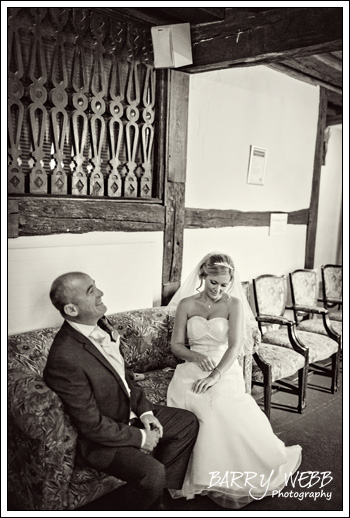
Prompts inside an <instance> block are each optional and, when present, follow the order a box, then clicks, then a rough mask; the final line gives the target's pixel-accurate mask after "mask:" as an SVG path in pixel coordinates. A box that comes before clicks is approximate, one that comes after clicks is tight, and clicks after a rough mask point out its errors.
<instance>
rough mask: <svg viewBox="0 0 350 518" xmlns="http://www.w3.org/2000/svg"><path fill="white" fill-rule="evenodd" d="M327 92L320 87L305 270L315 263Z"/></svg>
mask: <svg viewBox="0 0 350 518" xmlns="http://www.w3.org/2000/svg"><path fill="white" fill-rule="evenodd" d="M326 116H327V90H326V89H325V88H323V87H320V102H319V108H318V124H317V135H316V144H315V155H314V172H313V178H312V189H311V200H310V209H309V217H308V223H307V231H306V250H305V268H313V267H314V262H315V247H316V232H317V217H318V202H319V195H320V181H321V168H322V162H323V141H324V132H325V129H326Z"/></svg>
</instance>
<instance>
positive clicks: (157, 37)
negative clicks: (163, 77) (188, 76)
mask: <svg viewBox="0 0 350 518" xmlns="http://www.w3.org/2000/svg"><path fill="white" fill-rule="evenodd" d="M151 36H152V43H153V54H154V67H155V68H178V67H184V66H185V65H191V64H192V63H193V61H192V47H191V32H190V24H189V23H177V24H175V25H162V26H157V27H151Z"/></svg>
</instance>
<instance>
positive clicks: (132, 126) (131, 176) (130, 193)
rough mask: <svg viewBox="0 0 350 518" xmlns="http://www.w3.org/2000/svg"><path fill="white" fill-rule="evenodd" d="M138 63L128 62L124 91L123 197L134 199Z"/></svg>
mask: <svg viewBox="0 0 350 518" xmlns="http://www.w3.org/2000/svg"><path fill="white" fill-rule="evenodd" d="M138 66H139V62H138V61H131V60H130V61H129V77H128V84H127V89H126V100H127V102H128V106H127V108H126V116H127V119H128V122H127V123H126V125H125V137H126V155H127V163H126V167H127V175H126V177H125V187H124V189H125V191H124V194H125V197H129V198H136V196H137V190H138V189H137V176H136V167H137V163H136V152H137V148H138V145H139V127H138V124H137V120H138V118H139V109H138V107H137V105H138V104H139V102H140V82H139V76H138Z"/></svg>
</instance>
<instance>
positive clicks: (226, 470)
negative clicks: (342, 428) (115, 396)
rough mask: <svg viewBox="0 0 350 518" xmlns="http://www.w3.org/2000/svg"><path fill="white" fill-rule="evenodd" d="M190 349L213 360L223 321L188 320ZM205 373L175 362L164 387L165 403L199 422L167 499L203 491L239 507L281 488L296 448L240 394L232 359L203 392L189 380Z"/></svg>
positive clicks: (221, 348)
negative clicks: (179, 480) (180, 477)
mask: <svg viewBox="0 0 350 518" xmlns="http://www.w3.org/2000/svg"><path fill="white" fill-rule="evenodd" d="M187 334H188V339H189V345H190V347H191V350H194V351H198V352H201V353H203V354H206V355H208V356H210V357H211V358H213V359H214V360H215V361H216V363H217V364H218V363H219V361H220V359H221V357H222V356H223V354H224V352H225V350H226V349H227V334H228V320H227V319H226V318H223V317H216V318H212V319H211V320H206V319H205V318H203V317H201V316H194V317H192V318H190V319H189V320H188V323H187ZM205 376H207V373H206V372H205V371H203V370H201V369H200V367H199V366H198V365H197V364H196V363H194V362H185V363H182V364H179V365H178V366H177V367H176V370H175V373H174V377H173V379H172V381H171V383H170V385H169V388H168V400H167V404H168V406H172V407H179V408H185V409H187V410H190V411H191V412H193V413H194V414H195V415H196V416H197V418H198V420H199V423H200V427H199V433H198V438H197V441H196V444H195V447H194V449H193V453H192V456H191V459H190V462H189V465H188V469H187V473H186V476H185V479H184V484H183V487H182V490H177V491H175V490H173V491H171V495H172V496H173V498H178V497H186V498H187V499H191V498H194V497H195V495H197V494H201V495H207V496H208V497H210V498H211V499H212V500H214V501H215V502H216V503H217V504H219V505H221V506H223V507H227V508H231V509H239V508H240V507H243V506H245V505H247V504H248V503H249V502H251V501H253V500H260V499H261V498H263V497H265V496H269V495H271V494H272V491H274V490H279V489H282V488H283V487H284V486H285V485H286V480H288V477H289V476H290V475H291V474H292V473H294V472H295V471H296V470H297V469H298V467H299V465H300V462H301V447H300V446H298V445H297V446H291V447H286V446H285V445H284V443H283V442H282V441H281V440H280V439H279V438H278V437H277V436H276V435H275V434H274V433H273V431H272V428H271V425H270V422H269V420H268V419H267V417H266V416H265V414H264V412H263V411H262V410H260V408H259V406H258V405H257V404H256V402H255V400H254V399H253V398H252V396H250V395H249V394H246V393H245V387H244V380H243V371H242V368H241V366H240V365H239V363H238V361H237V360H236V361H235V362H234V363H233V365H232V366H231V367H230V369H229V370H228V371H227V372H226V373H225V374H223V375H222V378H220V380H219V381H218V382H217V383H216V384H215V385H213V386H212V387H211V388H209V389H208V390H207V392H205V393H203V394H195V393H194V392H193V391H192V390H191V389H192V384H193V383H194V381H196V380H197V379H199V378H204V377H205Z"/></svg>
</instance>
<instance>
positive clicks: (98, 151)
mask: <svg viewBox="0 0 350 518" xmlns="http://www.w3.org/2000/svg"><path fill="white" fill-rule="evenodd" d="M91 29H92V33H93V35H94V37H95V43H94V45H95V50H94V58H93V65H92V79H91V91H92V93H93V95H94V97H93V98H92V100H91V109H92V112H93V115H92V117H91V119H90V127H91V142H92V158H91V163H92V165H93V168H94V169H93V171H92V173H91V180H90V194H91V195H93V196H103V195H104V178H103V174H102V170H101V156H102V144H103V142H104V136H105V120H104V118H103V114H104V112H105V109H106V104H105V101H104V96H105V95H106V93H107V80H106V73H105V68H104V63H103V53H104V50H105V49H104V47H103V40H104V38H105V21H104V20H103V19H102V17H101V16H94V17H92V18H91Z"/></svg>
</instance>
